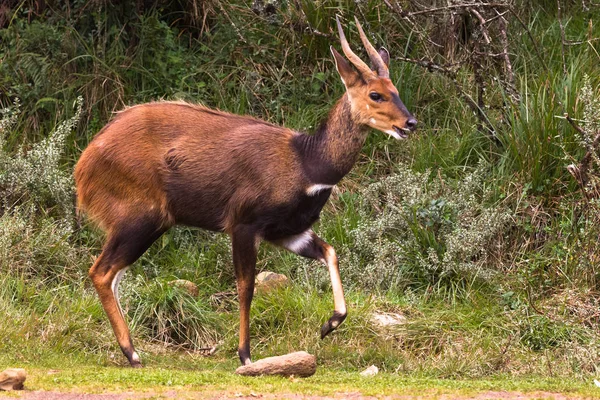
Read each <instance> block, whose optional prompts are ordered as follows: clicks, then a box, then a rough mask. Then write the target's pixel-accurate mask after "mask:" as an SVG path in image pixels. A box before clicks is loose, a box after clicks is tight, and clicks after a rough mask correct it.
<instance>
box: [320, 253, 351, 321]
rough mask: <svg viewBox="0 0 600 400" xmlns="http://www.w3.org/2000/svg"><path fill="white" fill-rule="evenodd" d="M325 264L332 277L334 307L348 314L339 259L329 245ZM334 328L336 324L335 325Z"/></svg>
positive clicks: (343, 313) (341, 312)
mask: <svg viewBox="0 0 600 400" xmlns="http://www.w3.org/2000/svg"><path fill="white" fill-rule="evenodd" d="M324 262H325V264H326V265H327V268H328V269H329V277H330V278H331V288H332V289H333V308H334V309H335V311H337V312H338V313H340V314H342V315H345V314H346V300H345V299H344V288H343V287H342V278H341V277H340V269H339V267H338V259H337V255H336V254H335V250H334V249H333V247H328V248H327V251H326V252H325V260H324ZM333 327H334V328H335V327H336V326H333Z"/></svg>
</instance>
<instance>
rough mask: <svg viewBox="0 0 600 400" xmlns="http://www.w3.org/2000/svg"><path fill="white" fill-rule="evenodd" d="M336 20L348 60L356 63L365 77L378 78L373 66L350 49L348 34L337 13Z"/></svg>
mask: <svg viewBox="0 0 600 400" xmlns="http://www.w3.org/2000/svg"><path fill="white" fill-rule="evenodd" d="M335 20H336V22H337V27H338V30H339V31H340V42H341V43H342V50H343V51H344V54H345V55H346V57H347V58H348V60H350V62H351V63H352V64H354V66H355V67H356V69H358V71H359V72H360V74H361V75H362V76H363V78H364V79H366V80H370V79H375V78H377V76H376V75H375V73H374V72H373V71H371V68H369V66H368V65H367V64H366V63H365V62H364V61H363V60H361V59H360V57H358V56H357V55H356V54H354V52H353V51H352V50H351V49H350V45H349V44H348V41H347V40H346V35H344V30H343V29H342V24H340V19H339V17H338V16H337V15H336V16H335Z"/></svg>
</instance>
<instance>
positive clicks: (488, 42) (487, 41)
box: [467, 7, 492, 44]
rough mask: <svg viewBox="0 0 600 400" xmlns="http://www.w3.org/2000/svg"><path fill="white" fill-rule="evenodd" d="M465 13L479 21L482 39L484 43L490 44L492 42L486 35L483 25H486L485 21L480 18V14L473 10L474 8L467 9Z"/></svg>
mask: <svg viewBox="0 0 600 400" xmlns="http://www.w3.org/2000/svg"><path fill="white" fill-rule="evenodd" d="M467 11H469V12H470V13H471V14H473V15H474V16H475V18H477V19H478V20H479V24H480V25H481V33H482V34H483V38H484V39H485V42H486V43H487V44H490V43H491V42H492V41H491V40H490V36H489V35H488V32H487V28H486V26H485V24H486V23H487V22H486V20H485V19H484V18H483V17H482V16H481V14H480V13H479V11H477V10H475V9H474V8H470V7H469V8H467Z"/></svg>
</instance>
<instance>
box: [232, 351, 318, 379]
mask: <svg viewBox="0 0 600 400" xmlns="http://www.w3.org/2000/svg"><path fill="white" fill-rule="evenodd" d="M316 371H317V359H316V358H315V356H313V355H312V354H308V353H307V352H305V351H297V352H295V353H290V354H286V355H283V356H277V357H268V358H263V359H262V360H258V361H256V362H254V363H252V364H248V365H243V366H241V367H239V368H238V369H236V370H235V373H236V374H238V375H246V376H259V375H281V376H292V375H293V376H299V377H303V378H306V377H308V376H311V375H313V374H314V373H315V372H316Z"/></svg>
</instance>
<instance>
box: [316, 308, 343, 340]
mask: <svg viewBox="0 0 600 400" xmlns="http://www.w3.org/2000/svg"><path fill="white" fill-rule="evenodd" d="M346 315H347V314H346V313H344V314H342V313H339V312H337V311H334V312H333V316H332V317H331V318H329V321H327V322H325V323H324V324H323V326H322V327H321V339H323V338H325V336H327V335H329V334H330V333H331V332H332V331H333V330H335V329H336V328H337V327H338V326H340V324H341V323H342V322H344V320H345V319H346Z"/></svg>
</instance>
